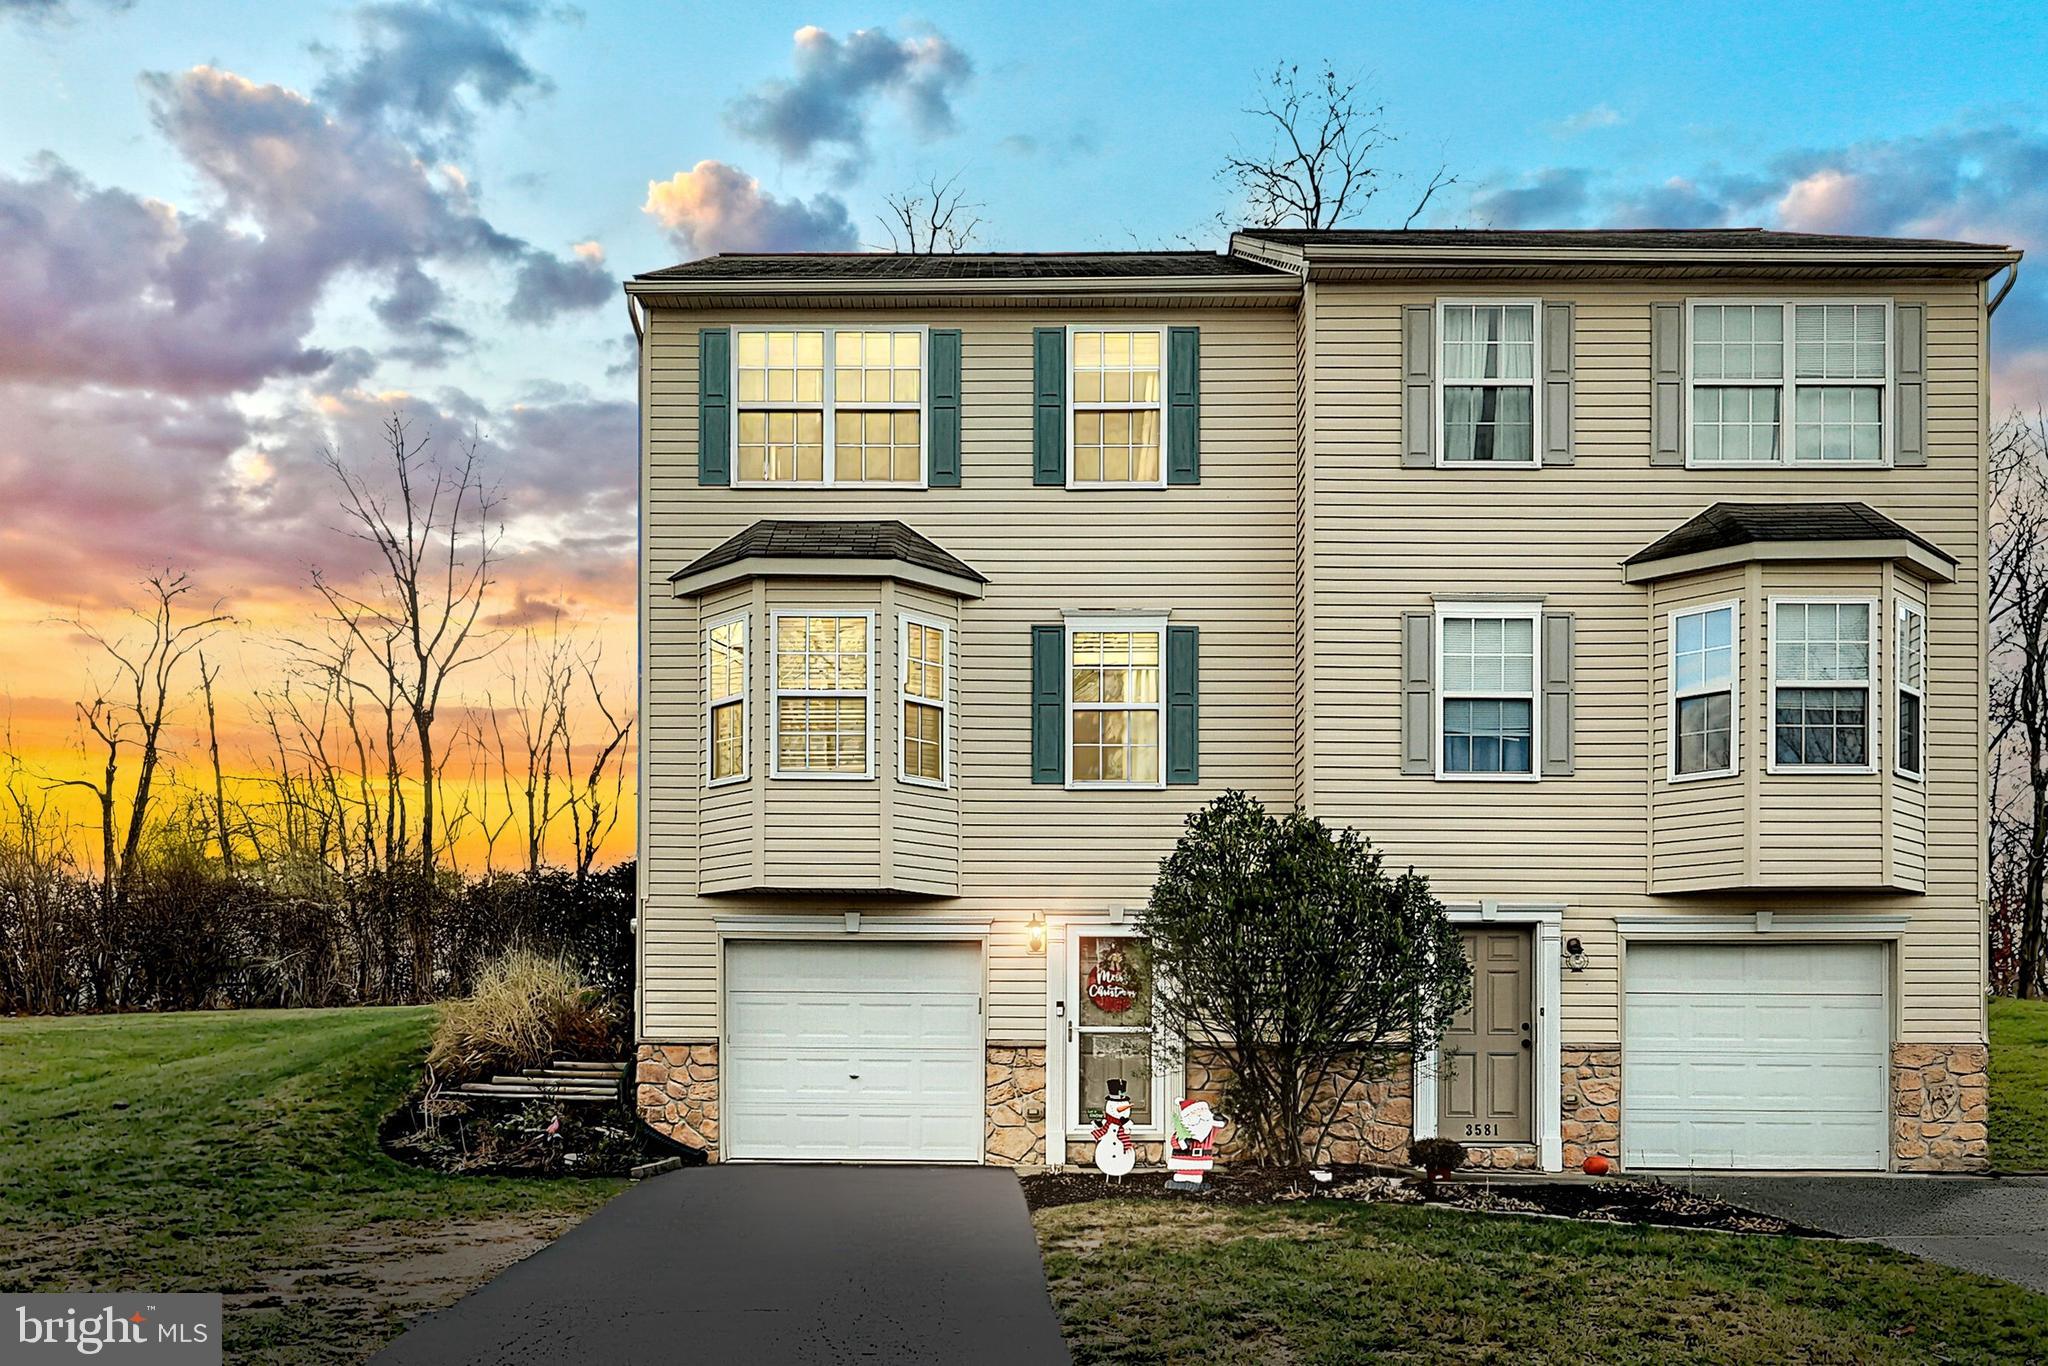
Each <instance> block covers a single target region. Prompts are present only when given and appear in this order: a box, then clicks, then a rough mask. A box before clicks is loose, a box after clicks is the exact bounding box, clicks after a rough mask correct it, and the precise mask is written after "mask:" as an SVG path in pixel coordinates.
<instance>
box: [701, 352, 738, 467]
mask: <svg viewBox="0 0 2048 1366" xmlns="http://www.w3.org/2000/svg"><path fill="white" fill-rule="evenodd" d="M731 388H732V333H731V331H729V330H728V329H726V328H723V327H707V328H705V329H704V330H703V331H701V332H699V333H698V334H697V482H698V484H700V485H702V486H704V487H706V488H724V487H725V486H726V485H728V484H730V483H732V402H731V398H730V390H731Z"/></svg>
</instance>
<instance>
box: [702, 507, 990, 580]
mask: <svg viewBox="0 0 2048 1366" xmlns="http://www.w3.org/2000/svg"><path fill="white" fill-rule="evenodd" d="M753 559H778V560H901V561H902V562H903V563H905V564H914V565H917V566H919V567H921V568H924V569H929V570H932V571H934V572H935V573H940V574H950V575H952V576H954V577H955V578H961V579H969V580H972V581H973V582H975V583H987V582H988V579H987V578H986V577H984V576H983V575H982V574H981V573H979V572H978V571H976V570H975V569H974V568H973V567H972V566H970V565H968V564H966V563H965V562H963V561H961V560H958V559H955V558H954V557H953V556H952V555H950V554H948V553H947V552H946V551H944V550H942V549H940V548H939V547H938V546H936V545H934V544H932V543H931V542H930V541H928V540H926V539H925V538H924V537H922V536H920V535H918V534H917V533H916V532H915V531H912V530H911V529H910V528H909V527H907V526H905V525H903V523H901V522H896V521H887V522H786V521H775V520H767V521H760V522H756V523H754V524H753V525H752V526H750V527H748V528H747V529H746V530H745V531H742V532H741V533H740V534H739V535H737V536H734V537H733V538H732V539H731V540H729V541H726V542H725V543H724V544H723V545H720V546H717V547H716V548H714V549H711V550H707V551H705V552H704V553H703V554H702V555H699V556H698V557H697V558H696V559H694V560H692V561H690V563H688V564H686V565H684V566H683V567H682V568H681V569H678V570H677V571H676V572H675V573H673V574H671V575H669V578H670V579H672V580H673V579H686V578H689V577H690V576H691V575H693V574H701V573H703V572H704V571H706V570H709V569H723V568H724V567H725V566H727V565H729V564H737V563H738V562H739V561H741V560H753Z"/></svg>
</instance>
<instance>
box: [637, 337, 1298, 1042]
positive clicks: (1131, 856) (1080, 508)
mask: <svg viewBox="0 0 2048 1366" xmlns="http://www.w3.org/2000/svg"><path fill="white" fill-rule="evenodd" d="M845 316H847V315H845V314H843V313H838V312H834V313H829V314H828V313H825V312H806V313H803V314H790V313H783V314H780V315H770V314H759V313H756V314H748V315H744V316H742V315H737V314H735V315H700V314H695V313H692V314H687V315H685V314H680V313H671V312H664V311H660V310H656V311H655V312H653V314H652V315H651V317H650V322H649V334H648V340H647V353H648V356H649V364H650V366H651V367H652V374H651V377H650V381H649V385H648V390H649V395H648V403H647V410H646V417H645V421H646V429H647V430H646V440H647V460H648V464H649V469H648V474H647V494H646V497H647V506H646V511H645V518H646V527H647V530H646V537H645V544H644V547H643V560H644V563H643V572H644V575H645V579H644V592H645V599H644V605H645V609H646V612H647V614H648V626H647V629H648V635H649V645H650V652H649V658H648V665H647V668H648V702H647V728H646V746H645V749H644V751H643V763H644V764H645V774H646V779H645V780H646V782H647V783H648V785H649V794H648V797H647V802H648V807H649V816H648V821H647V827H646V830H645V832H644V833H643V836H642V840H643V851H644V856H645V858H646V861H647V872H646V882H645V887H646V898H647V899H646V904H645V907H644V911H643V918H642V943H643V958H644V961H645V963H646V965H647V981H646V986H645V1009H644V1012H643V1017H642V1020H641V1023H640V1028H641V1032H642V1035H643V1036H644V1037H647V1038H650V1039H692V1038H711V1037H714V1036H715V1035H716V1032H717V1028H718V1018H717V995H716V990H717V988H716V972H717V966H716V962H715V951H714V943H715V929H714V925H713V920H712V917H713V916H715V915H726V914H740V913H746V912H760V913H773V914H791V913H795V912H805V911H809V912H818V913H821V914H835V915H836V914H837V913H839V912H840V911H843V910H859V911H860V912H861V913H862V915H863V918H864V923H867V922H868V921H870V920H871V919H882V918H886V917H890V916H910V917H919V916H922V917H926V918H932V917H936V918H940V919H946V920H971V921H978V920H986V921H988V922H989V923H990V925H991V933H990V949H989V954H990V961H989V979H990V1002H989V1025H988V1035H989V1038H990V1040H991V1041H992V1042H998V1043H1001V1042H1037V1041H1042V1040H1043V1038H1044V1036H1045V1028H1046V1024H1045V1021H1046V1004H1045V999H1046V992H1045V959H1044V958H1043V957H1040V956H1037V955H1034V954H1032V953H1030V952H1029V950H1028V947H1027V943H1026V936H1025V924H1026V922H1027V920H1028V919H1029V918H1030V916H1031V915H1032V914H1033V913H1034V912H1037V913H1039V914H1041V915H1043V916H1044V917H1045V918H1046V919H1047V921H1049V922H1051V923H1052V924H1054V925H1055V927H1056V926H1057V925H1058V923H1059V921H1060V918H1061V917H1062V916H1065V915H1076V914H1088V915H1100V914H1102V913H1103V912H1104V911H1107V910H1109V909H1111V908H1112V907H1118V906H1125V907H1135V906H1138V905H1141V904H1142V903H1143V901H1144V899H1145V897H1146V895H1147V893H1148V892H1149V890H1150V886H1151V882H1152V878H1153V876H1154V873H1155V871H1156V869H1157V865H1158V861H1159V859H1160V858H1161V857H1162V856H1163V855H1164V854H1165V853H1166V852H1167V851H1168V850H1170V849H1171V848H1172V845H1173V841H1174V839H1175V838H1176V836H1177V835H1178V833H1179V830H1180V825H1181V821H1182V818H1183V817H1184V816H1185V815H1186V813H1187V812H1189V811H1190V810H1192V809H1194V808H1195V807H1197V806H1199V805H1201V804H1202V803H1203V802H1205V801H1207V800H1209V799H1210V798H1211V797H1213V796H1215V795H1216V794H1217V793H1219V792H1221V791H1222V790H1223V789H1224V788H1225V787H1228V786H1235V787H1243V788H1246V789H1247V790H1249V791H1251V792H1252V793H1253V794H1254V795H1257V796H1259V797H1261V798H1263V799H1265V800H1266V801H1268V802H1271V803H1274V804H1276V805H1279V806H1282V807H1284V806H1286V805H1288V804H1289V803H1291V801H1292V799H1293V795H1294V783H1295V771H1294V754H1295V739H1296V737H1295V732H1294V725H1295V722H1294V715H1295V707H1294V705H1293V704H1294V691H1295V686H1296V641H1295V634H1294V630H1295V627H1294V617H1295V613H1294V595H1295V592H1296V582H1295V573H1294V562H1295V515H1296V500H1295V477H1294V475H1295V464H1296V460H1297V446H1296V441H1297V431H1296V423H1297V413H1296V407H1295V392H1294V391H1295V385H1294V365H1295V353H1296V347H1295V334H1294V327H1295V323H1294V316H1293V312H1292V308H1291V301H1289V306H1288V307H1285V308H1279V307H1276V308H1221V309H1216V308H1205V309H1175V310H1170V311H1153V312H1143V313H1134V312H1130V311H1126V310H1091V311H1082V310H1078V309H1076V310H1070V311H1068V312H1066V313H1060V312H1057V311H1046V312H1039V311H1035V310H1021V309H1020V310H986V311H984V310H952V309H948V310H945V311H943V312H936V311H935V312H932V313H929V314H925V313H918V312H915V311H910V310H905V311H900V312H895V311H892V312H891V313H890V314H889V315H888V316H889V317H891V318H892V320H901V321H904V322H925V323H930V324H932V325H934V326H947V327H959V328H960V329H961V330H962V333H963V337H962V371H963V374H962V385H963V393H962V430H963V438H962V452H961V454H962V461H961V463H962V487H961V488H959V489H935V490H927V491H922V492H905V491H902V490H894V491H889V492H868V491H862V490H859V489H845V488H842V489H832V490H807V491H799V490H776V489H706V488H700V487H698V485H697V447H696V428H697V345H698V343H697V335H698V329H699V328H700V327H706V326H727V325H732V324H735V323H741V322H751V321H784V322H787V321H789V320H790V319H791V318H792V317H800V318H802V319H803V320H804V321H807V322H814V323H826V322H834V321H838V320H839V319H841V318H843V317H845ZM871 316H872V315H871ZM1113 319H1114V320H1122V321H1128V322H1131V323H1141V322H1142V323H1158V322H1168V323H1173V324H1178V325H1185V324H1189V323H1194V324H1198V325H1199V326H1200V327H1201V329H1202V374H1201V391H1202V422H1201V449H1202V482H1201V484H1200V485H1199V486H1195V487H1177V488H1172V489H1165V490H1145V491H1130V492H1126V491H1101V492H1069V491H1067V490H1064V489H1050V488H1036V487H1034V486H1033V485H1032V483H1031V465H1032V459H1031V450H1032V445H1031V436H1032V405H1031V353H1032V328H1033V327H1034V326H1048V325H1056V324H1062V323H1066V322H1070V321H1079V320H1087V321H1091V322H1092V321H1110V320H1113ZM764 517H799V518H801V517H844V518H863V517H865V518H896V519H900V520H902V521H903V522H905V523H907V524H908V525H910V526H911V527H913V528H915V529H916V530H917V531H919V532H920V533H922V534H923V535H925V536H928V537H930V538H931V539H932V540H933V541H935V542H937V543H938V544H939V545H941V546H943V547H944V548H945V549H946V550H948V551H950V552H951V553H953V554H954V555H957V556H959V557H960V558H961V559H962V560H964V561H966V562H967V563H968V564H970V565H972V566H973V567H974V568H975V569H977V570H979V571H980V572H981V573H983V574H985V575H987V576H988V578H989V580H990V582H989V585H988V590H987V595H986V596H985V597H984V598H982V599H980V600H978V601H973V602H969V603H966V604H964V605H963V606H962V607H961V608H960V609H959V621H960V629H959V637H958V639H957V641H956V642H955V643H954V647H953V648H954V653H955V658H956V660H957V665H958V667H957V671H956V672H957V678H956V682H955V689H956V699H957V703H956V706H955V708H954V715H953V718H952V724H953V727H954V730H955V735H956V745H955V749H954V753H953V761H954V778H955V795H956V799H957V801H958V806H959V825H958V836H957V838H958V846H959V855H958V861H959V870H960V871H959V895H958V896H957V897H948V898H943V899H939V898H932V897H919V896H907V895H902V894H876V893H862V894H859V895H857V896H856V895H844V896H842V895H836V894H833V893H829V892H827V893H820V894H806V895H803V896H800V897H792V896H787V895H776V894H772V893H763V892H735V893H730V894H723V895H715V896H707V895H705V893H706V891H707V890H708V889H707V888H706V887H705V886H704V885H701V884H700V883H699V881H698V879H697V876H696V848H697V842H698V827H697V821H698V813H699V809H700V804H701V802H702V775H701V771H700V769H701V757H700V756H701V745H700V744H699V743H698V742H699V738H700V737H699V736H698V733H697V732H698V728H699V726H700V725H701V722H700V721H699V720H698V719H697V717H698V715H699V713H700V712H701V697H700V696H699V693H698V691H697V682H696V672H697V666H696V664H695V662H694V660H695V654H696V651H697V650H698V648H699V646H698V641H697V624H698V618H697V609H696V607H695V605H694V604H692V603H690V602H687V601H684V602H678V601H676V600H674V599H673V598H671V597H670V596H669V592H668V585H667V578H668V575H669V574H671V573H672V572H674V571H675V570H676V569H677V568H679V567H681V566H682V565H684V564H687V563H688V562H689V561H690V560H692V559H693V558H695V557H696V556H697V555H699V554H702V553H703V552H704V551H706V550H708V549H710V548H711V547H712V546H714V545H717V544H718V543H719V542H721V541H723V540H725V539H726V538H727V537H729V536H731V535H732V534H733V533H735V532H737V531H739V530H741V529H742V528H744V527H746V526H748V525H750V524H751V523H753V522H754V521H756V520H758V519H760V518H764ZM842 587H848V586H844V585H843V586H842ZM787 591H788V589H787V585H784V584H782V583H779V582H776V583H772V584H771V585H770V593H771V594H772V595H774V596H775V597H776V598H777V600H782V596H783V595H784V594H785V593H786V592H787ZM858 591H865V592H869V593H872V592H873V591H874V590H873V588H872V587H869V586H861V587H860V588H859V589H858ZM896 591H897V594H898V598H899V601H900V600H901V599H902V598H903V596H904V590H903V589H902V588H901V586H900V585H899V586H898V587H897V590H896ZM1062 609H1084V610H1092V611H1103V612H1131V611H1137V610H1147V609H1171V611H1172V618H1171V620H1172V621H1173V623H1174V624H1176V625H1190V626H1197V627H1199V628H1200V629H1201V666H1202V676H1201V693H1202V696H1201V708H1202V710H1201V731H1202V782H1201V783H1200V784H1199V785H1194V786H1175V787H1169V788H1166V789H1165V790H1163V791H1135V792H1132V791H1126V792H1085V791H1066V790H1064V789H1062V788H1057V787H1047V786H1034V785H1033V784H1032V783H1031V781H1030V777H1031V755H1030V717H1029V684H1030V645H1029V642H1030V628H1031V626H1033V625H1035V624H1044V625H1051V624H1057V623H1059V622H1060V620H1061V615H1060V614H1061V611H1062ZM884 634H885V637H886V638H887V640H888V641H889V642H890V643H891V644H892V645H893V637H894V611H893V609H892V610H891V611H890V613H889V617H888V625H887V628H886V630H885V632H884ZM762 658H763V666H762V667H764V668H765V667H766V663H765V661H766V655H765V652H763V655H762ZM894 668H895V664H894V661H893V659H891V660H890V662H889V663H888V665H887V669H888V678H889V682H888V684H887V688H886V689H884V690H883V691H881V692H879V693H878V698H879V699H880V700H879V701H878V710H883V709H890V710H893V706H894V694H893V691H889V689H893V687H894ZM884 733H885V735H888V736H893V734H894V725H893V723H891V724H890V725H889V727H888V729H887V730H886V731H885V732H884ZM756 743H757V745H760V744H764V743H765V732H764V733H763V734H762V735H761V736H760V738H758V739H757V741H756ZM877 764H878V768H880V769H881V770H882V771H885V772H888V773H892V774H893V773H894V771H895V765H896V756H895V752H894V749H893V741H892V742H891V744H885V745H884V746H882V747H881V748H880V750H879V752H878V754H877ZM765 773H766V769H765V766H764V767H762V768H759V769H757V778H756V780H755V782H756V785H765V786H768V787H773V788H777V789H780V788H782V787H793V788H797V789H800V790H801V791H800V795H799V797H797V798H795V799H793V801H794V803H795V804H794V805H792V804H790V803H788V802H785V799H784V798H783V796H782V794H781V792H780V791H779V790H778V791H776V792H774V793H773V794H771V795H770V796H769V797H768V798H767V800H768V801H769V802H770V804H771V806H772V807H773V808H774V814H773V816H772V818H771V820H770V822H769V826H768V828H769V829H770V830H771V831H773V830H775V829H777V828H778V822H781V821H783V820H785V819H796V818H801V819H802V821H803V825H804V828H805V829H807V830H809V831H811V832H812V834H813V836H815V835H816V832H817V831H820V830H830V829H834V828H835V827H853V828H856V829H859V830H865V831H868V832H870V833H869V834H867V835H866V836H852V837H849V838H850V839H851V841H852V842H851V843H850V844H849V845H848V846H847V849H846V852H845V857H846V859H847V861H848V866H849V867H850V868H852V869H856V870H857V869H865V868H866V867H867V866H868V864H867V862H865V860H868V859H869V858H871V857H873V858H878V857H879V844H878V841H877V837H876V835H875V834H874V833H873V832H875V831H876V830H877V829H878V826H879V822H880V812H879V810H877V809H876V808H875V807H874V805H873V797H874V795H875V792H876V790H877V787H878V785H877V784H862V783H800V784H776V783H771V782H769V780H767V779H766V778H765ZM912 805H913V806H919V804H918V802H917V801H913V802H912ZM922 809H923V808H922V807H921V806H919V811H922ZM891 819H892V820H893V821H896V822H897V824H898V825H899V826H900V829H901V837H900V838H899V839H898V840H897V841H896V842H895V848H896V851H897V858H898V862H899V865H900V868H899V873H900V875H901V876H905V877H908V876H911V875H912V874H913V873H915V872H916V870H917V869H918V867H919V866H920V865H919V860H921V859H923V858H925V857H926V855H925V854H924V853H923V852H922V851H923V849H924V847H925V843H926V841H927V839H929V840H930V842H931V847H933V848H936V847H937V846H938V845H940V844H942V843H943V834H942V833H941V832H940V829H939V827H942V826H943V821H938V822H936V823H934V824H930V825H928V824H927V823H926V822H927V819H928V818H927V817H926V816H925V815H922V814H918V813H917V812H913V811H910V810H907V809H903V808H896V809H892V812H891ZM834 838H835V839H837V838H839V836H838V835H836V834H835V835H834ZM773 842H774V844H775V849H774V851H773V852H771V853H770V855H769V863H770V865H771V867H772V868H774V869H789V870H790V871H789V875H791V876H794V875H795V873H796V871H797V870H796V869H794V867H793V864H794V862H795V860H796V857H797V854H798V846H797V845H796V844H794V843H785V842H782V837H780V836H776V837H773ZM870 843H874V844H876V852H875V854H874V855H872V856H871V855H869V854H868V853H867V848H868V845H869V844H870ZM912 846H916V849H915V850H913V851H912V852H910V853H909V854H908V855H906V853H905V851H906V850H912ZM833 849H834V857H835V858H836V857H838V854H839V849H840V846H838V845H837V844H835V845H834V846H833ZM810 858H811V861H812V863H813V864H815V863H816V862H817V861H818V856H817V853H816V850H815V849H813V850H812V851H811V854H810ZM846 875H847V873H846V872H845V871H844V870H842V872H841V873H840V874H839V875H838V876H841V877H844V876H846ZM812 876H815V877H817V878H818V879H819V881H821V882H822V881H826V880H829V878H830V876H831V875H828V874H824V873H813V874H812ZM812 885H816V884H812Z"/></svg>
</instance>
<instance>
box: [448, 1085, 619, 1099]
mask: <svg viewBox="0 0 2048 1366" xmlns="http://www.w3.org/2000/svg"><path fill="white" fill-rule="evenodd" d="M455 1093H456V1094H457V1095H461V1096H482V1097H485V1098H487V1099H491V1100H559V1101H591V1102H593V1103H595V1102H600V1101H611V1100H616V1099H617V1098H618V1092H616V1091H613V1090H611V1089H609V1088H607V1089H606V1090H602V1091H588V1090H580V1089H578V1090H565V1089H563V1088H561V1087H556V1086H521V1085H516V1084H514V1085H507V1084H503V1083H499V1082H484V1081H472V1082H469V1083H467V1084H465V1085H463V1086H460V1087H458V1088H456V1092H455Z"/></svg>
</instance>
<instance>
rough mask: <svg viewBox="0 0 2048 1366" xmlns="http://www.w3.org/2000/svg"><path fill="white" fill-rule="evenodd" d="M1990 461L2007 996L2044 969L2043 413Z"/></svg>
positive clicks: (1999, 860)
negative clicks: (2008, 984) (2008, 983)
mask: <svg viewBox="0 0 2048 1366" xmlns="http://www.w3.org/2000/svg"><path fill="white" fill-rule="evenodd" d="M1990 460H1991V537H1990V543H1989V545H1988V547H1987V553H1986V563H1987V580H1988V583H1987V592H1988V595H1989V598H1990V626H1991V641H1990V646H1991V648H1990V656H1991V751H1992V755H1991V757H1992V765H1991V773H1992V791H1991V794H1990V798H1991V820H1990V829H1991V838H1992V845H1991V850H1990V853H1991V859H1992V879H1991V882H1992V888H1993V891H1994V894H1995V895H1996V896H1997V902H1998V904H1995V905H1994V907H1993V916H1994V918H1995V919H1999V920H2003V921H2004V922H2005V924H2004V926H2003V931H2004V938H2005V941H2006V942H2005V944H2004V945H2003V947H2004V948H2005V949H2006V951H2007V953H2008V955H2009V957H2010V964H2009V969H2008V971H2009V973H2010V985H2011V989H2012V992H2013V994H2014V995H2016V996H2034V995H2039V994H2041V991H2042V988H2043V978H2044V972H2048V963H2044V962H2043V956H2044V955H2043V950H2044V947H2048V923H2044V914H2043V900H2044V897H2043V891H2044V886H2048V416H2044V415H2043V414H2040V413H2036V414H2035V415H2034V416H2032V417H2026V416H2024V415H2022V414H2018V413H2015V414H2013V415H2012V416H2011V417H2009V418H2007V419H2006V420H2005V421H2004V422H2002V423H2001V424H1999V427H1998V429H1997V431H1996V432H1995V433H1994V434H1993V437H1992V442H1991V456H1990Z"/></svg>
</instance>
